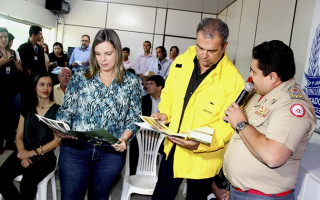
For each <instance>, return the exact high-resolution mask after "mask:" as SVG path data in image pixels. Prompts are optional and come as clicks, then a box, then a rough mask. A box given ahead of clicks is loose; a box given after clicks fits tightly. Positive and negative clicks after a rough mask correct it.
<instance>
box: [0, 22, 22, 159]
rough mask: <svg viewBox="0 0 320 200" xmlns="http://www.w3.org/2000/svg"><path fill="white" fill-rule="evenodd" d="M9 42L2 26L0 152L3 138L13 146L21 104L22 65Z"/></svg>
mask: <svg viewBox="0 0 320 200" xmlns="http://www.w3.org/2000/svg"><path fill="white" fill-rule="evenodd" d="M8 42H9V40H8V30H7V29H5V28H2V27H0V110H1V113H0V154H2V153H3V151H4V149H3V139H6V146H7V147H9V145H11V147H10V148H12V144H13V138H14V135H15V131H16V128H17V124H18V120H19V113H20V105H21V100H20V99H21V96H20V92H21V82H20V80H21V72H22V67H21V64H20V63H19V62H18V61H17V60H16V55H15V52H14V51H10V49H6V47H7V45H8ZM9 143H10V144H9Z"/></svg>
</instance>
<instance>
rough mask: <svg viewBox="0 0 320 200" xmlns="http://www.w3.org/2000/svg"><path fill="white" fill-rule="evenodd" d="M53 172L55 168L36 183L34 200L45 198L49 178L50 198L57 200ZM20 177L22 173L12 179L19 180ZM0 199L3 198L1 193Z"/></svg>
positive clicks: (43, 199)
mask: <svg viewBox="0 0 320 200" xmlns="http://www.w3.org/2000/svg"><path fill="white" fill-rule="evenodd" d="M55 172H56V169H54V170H53V171H52V172H51V173H49V174H48V175H47V176H46V177H45V178H44V179H43V180H42V181H41V182H40V183H38V191H37V195H36V200H45V199H47V186H48V182H49V180H50V181H51V189H52V199H53V200H57V192H56V179H55ZM22 177H23V176H22V175H19V176H17V177H16V178H15V179H14V181H17V182H20V181H21V179H22ZM0 200H3V198H2V195H1V194H0Z"/></svg>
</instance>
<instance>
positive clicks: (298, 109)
mask: <svg viewBox="0 0 320 200" xmlns="http://www.w3.org/2000/svg"><path fill="white" fill-rule="evenodd" d="M290 112H291V114H292V115H294V116H296V117H303V116H304V114H305V112H306V111H305V109H304V107H303V106H302V105H301V104H293V105H292V106H291V108H290Z"/></svg>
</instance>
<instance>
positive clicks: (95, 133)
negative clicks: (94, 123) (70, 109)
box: [35, 114, 120, 144]
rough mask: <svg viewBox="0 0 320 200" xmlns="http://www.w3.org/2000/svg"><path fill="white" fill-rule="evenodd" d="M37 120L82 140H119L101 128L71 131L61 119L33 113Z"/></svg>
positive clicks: (106, 141)
mask: <svg viewBox="0 0 320 200" xmlns="http://www.w3.org/2000/svg"><path fill="white" fill-rule="evenodd" d="M35 115H36V116H37V117H38V119H39V121H42V122H44V123H45V124H47V125H48V126H49V127H51V128H54V129H56V130H58V131H61V132H63V133H65V134H67V135H71V136H73V137H76V138H82V139H84V140H92V141H99V142H102V143H108V144H115V143H118V142H120V140H119V139H118V138H116V137H114V136H113V135H112V134H111V133H109V132H108V131H107V130H105V129H103V128H99V129H95V130H92V131H72V130H70V127H69V125H68V124H66V123H65V122H63V121H57V120H53V119H49V118H46V117H43V116H40V115H37V114H35Z"/></svg>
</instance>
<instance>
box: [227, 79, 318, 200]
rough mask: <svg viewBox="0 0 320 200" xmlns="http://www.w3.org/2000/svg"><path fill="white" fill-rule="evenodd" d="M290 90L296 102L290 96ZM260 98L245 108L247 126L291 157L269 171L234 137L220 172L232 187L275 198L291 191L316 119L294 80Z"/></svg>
mask: <svg viewBox="0 0 320 200" xmlns="http://www.w3.org/2000/svg"><path fill="white" fill-rule="evenodd" d="M292 87H293V90H292V91H295V92H296V93H297V94H300V95H301V97H300V98H297V97H292V96H291V95H290V88H292ZM300 95H299V96H300ZM260 97H261V95H259V94H254V96H253V97H252V98H251V99H250V101H249V102H248V104H247V105H246V106H245V109H244V112H245V113H246V116H247V117H248V122H249V124H250V125H251V126H253V127H254V128H255V129H257V131H259V132H260V133H261V134H263V135H265V137H266V138H268V139H271V140H274V141H277V142H279V143H282V144H284V145H285V146H286V147H287V148H289V149H290V150H291V151H292V155H291V156H290V157H289V159H288V160H287V161H286V162H285V163H284V164H283V165H282V166H280V167H276V168H270V167H268V166H267V165H265V164H264V163H262V162H261V161H260V160H258V159H257V158H256V157H255V156H254V155H252V153H251V152H250V151H249V149H248V147H247V146H246V145H245V143H244V142H243V140H242V139H241V137H240V136H239V134H237V133H234V134H233V137H232V138H231V140H230V142H229V145H228V148H227V150H226V152H225V155H224V161H223V171H224V173H225V176H226V177H227V178H228V180H229V181H230V182H231V184H232V185H233V186H234V187H238V188H240V189H242V190H244V191H246V190H249V189H254V190H258V191H261V192H263V193H265V194H277V193H281V192H285V191H288V190H290V189H293V188H294V187H295V184H296V181H297V178H298V170H299V166H300V161H301V157H302V155H303V152H304V149H305V146H306V144H307V143H308V140H309V139H310V137H311V135H312V133H313V131H314V129H315V126H316V116H315V112H314V107H313V105H312V102H311V101H310V99H309V98H308V96H307V94H305V93H304V92H303V91H302V89H301V88H300V86H299V85H298V84H297V83H296V82H295V80H294V78H292V79H290V80H288V81H286V82H283V83H281V84H280V85H279V86H277V87H276V88H274V89H273V90H272V91H270V92H269V93H268V94H266V95H265V96H264V97H263V98H262V99H261V100H260Z"/></svg>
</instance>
